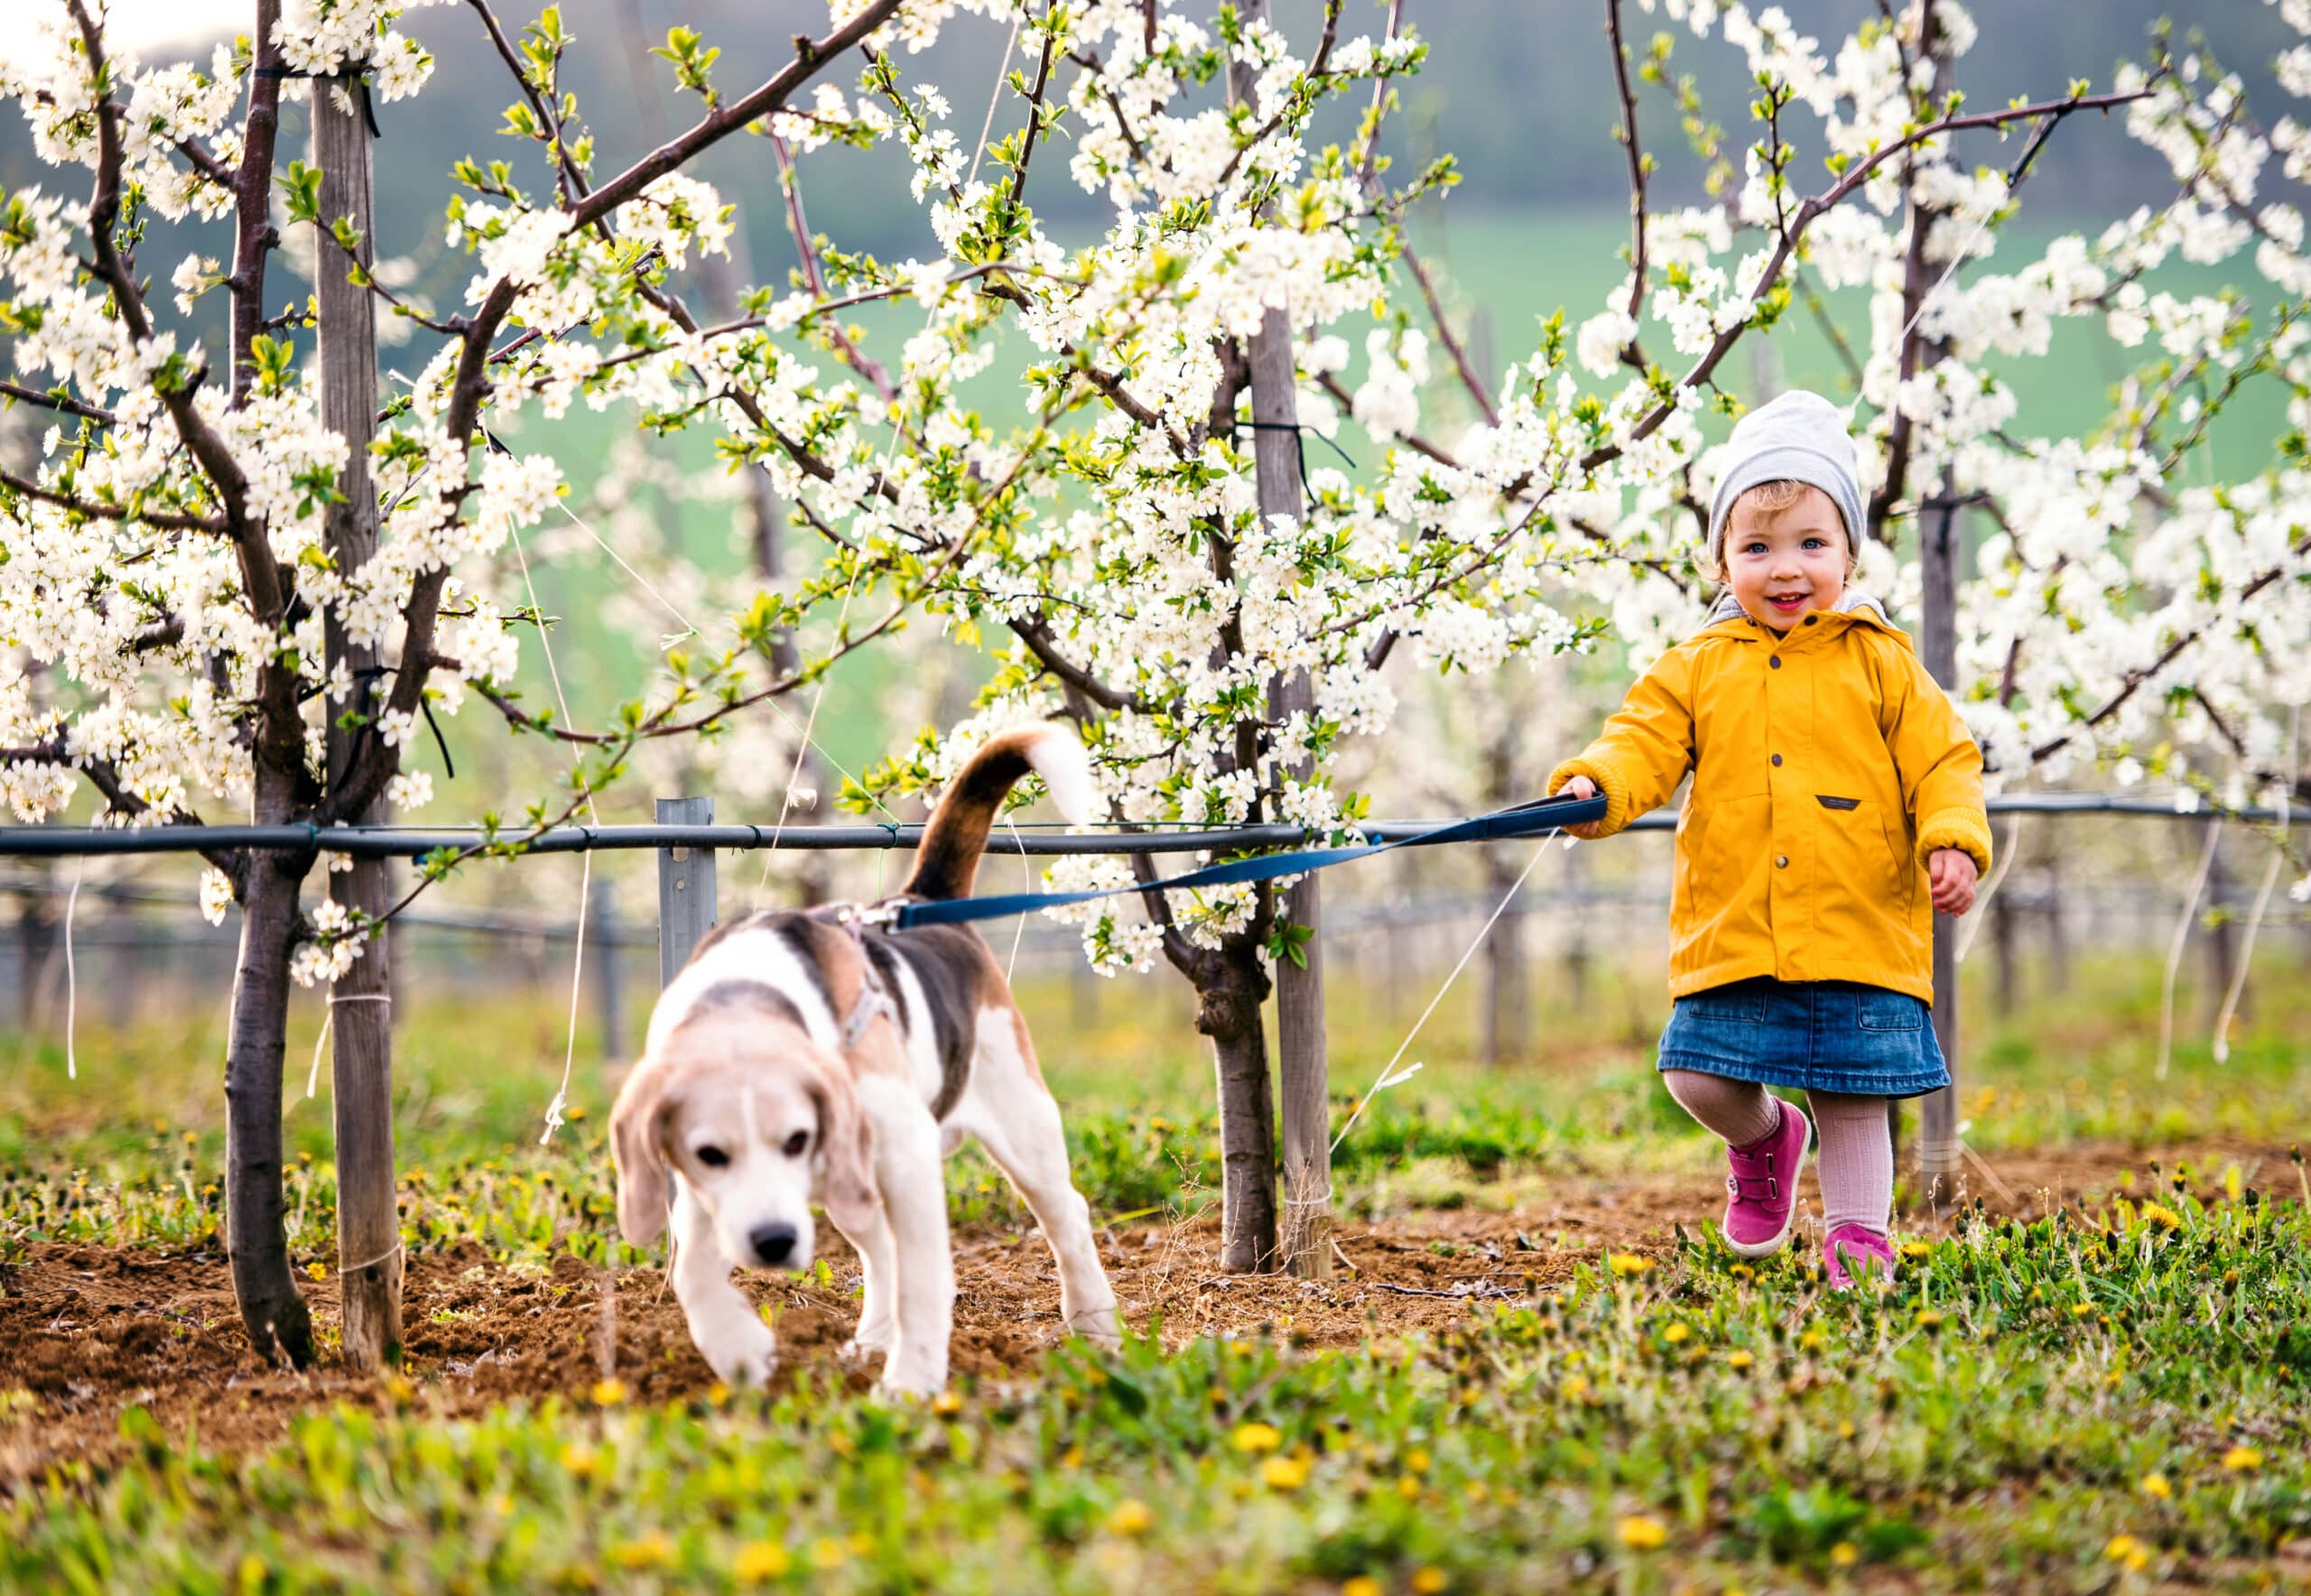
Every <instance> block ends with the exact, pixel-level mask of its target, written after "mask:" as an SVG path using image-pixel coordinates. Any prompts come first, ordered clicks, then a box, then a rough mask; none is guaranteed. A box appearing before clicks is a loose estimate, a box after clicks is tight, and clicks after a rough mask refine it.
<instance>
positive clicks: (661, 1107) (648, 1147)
mask: <svg viewBox="0 0 2311 1596" xmlns="http://www.w3.org/2000/svg"><path fill="white" fill-rule="evenodd" d="M673 1073H674V1072H673V1071H672V1070H671V1069H669V1068H668V1067H667V1066H666V1065H665V1064H664V1063H662V1062H659V1061H658V1060H657V1059H656V1058H655V1057H654V1056H651V1055H645V1057H644V1058H643V1060H642V1062H640V1063H638V1064H636V1065H635V1067H634V1070H633V1072H632V1073H631V1074H629V1075H627V1076H626V1084H625V1085H624V1086H623V1087H621V1088H619V1089H618V1094H617V1106H616V1107H615V1108H613V1109H611V1110H610V1161H611V1162H612V1163H613V1164H615V1165H617V1228H618V1229H619V1230H621V1231H622V1232H624V1233H625V1236H626V1240H627V1241H628V1242H629V1243H631V1244H632V1245H634V1246H636V1247H647V1246H649V1245H650V1244H651V1243H652V1242H654V1241H655V1240H657V1239H658V1237H659V1234H660V1233H661V1232H662V1231H664V1229H665V1228H666V1150H665V1146H664V1141H665V1128H666V1115H667V1113H668V1111H669V1110H671V1109H672V1108H673V1097H672V1094H671V1093H670V1092H669V1090H668V1088H669V1087H670V1086H671V1085H672V1084H673Z"/></svg>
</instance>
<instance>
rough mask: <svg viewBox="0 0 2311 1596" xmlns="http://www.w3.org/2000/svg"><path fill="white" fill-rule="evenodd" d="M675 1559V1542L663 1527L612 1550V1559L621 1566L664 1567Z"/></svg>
mask: <svg viewBox="0 0 2311 1596" xmlns="http://www.w3.org/2000/svg"><path fill="white" fill-rule="evenodd" d="M673 1560H674V1543H673V1541H671V1540H669V1539H668V1538H667V1536H666V1532H665V1531H664V1530H663V1529H654V1530H652V1531H651V1532H650V1533H649V1534H648V1535H645V1536H643V1537H642V1538H641V1539H640V1540H638V1541H627V1542H626V1544H625V1545H621V1546H618V1547H617V1548H615V1549H614V1550H612V1551H611V1553H610V1561H612V1562H613V1563H616V1564H617V1565H618V1566H619V1567H620V1568H664V1567H665V1566H666V1565H667V1564H670V1563H672V1562H673Z"/></svg>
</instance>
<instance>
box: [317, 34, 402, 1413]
mask: <svg viewBox="0 0 2311 1596" xmlns="http://www.w3.org/2000/svg"><path fill="white" fill-rule="evenodd" d="M340 89H341V90H342V92H343V94H344V96H345V97H346V103H345V104H344V105H342V106H340V105H339V103H338V102H339V90H340ZM366 92H367V91H366V90H365V89H364V88H362V85H361V79H360V77H359V75H358V74H357V73H356V74H352V75H348V76H346V77H343V78H336V79H323V80H317V81H316V82H315V83H314V84H313V93H312V125H313V164H314V165H316V166H318V167H320V172H321V194H320V211H321V220H320V233H321V235H322V237H320V239H319V241H318V251H319V254H318V260H319V266H318V269H317V270H316V271H315V273H314V286H315V291H316V292H315V297H316V302H317V309H318V313H319V317H320V371H321V424H322V425H324V426H326V427H328V428H329V430H330V431H333V432H339V433H342V434H343V435H344V438H345V442H346V451H347V452H346V461H345V473H344V477H343V479H342V481H341V482H340V483H339V491H340V492H341V493H342V494H343V496H344V498H343V501H342V502H341V503H339V504H335V505H332V506H329V515H328V521H327V529H326V536H327V540H328V544H329V553H330V555H331V557H332V558H334V559H335V560H336V561H337V568H338V569H339V571H343V572H346V573H348V574H350V573H352V572H353V571H358V570H359V569H360V568H361V567H362V566H364V565H366V564H367V563H368V562H369V560H370V558H371V556H373V555H374V554H376V552H377V494H376V487H374V486H373V485H372V483H371V481H370V478H369V440H370V438H371V437H372V435H373V434H374V432H375V426H374V423H373V419H372V418H374V417H375V416H376V411H377V323H376V301H375V300H373V299H372V298H371V297H370V294H369V290H368V289H367V287H364V286H362V285H360V284H357V283H353V282H352V281H350V280H349V276H350V274H349V268H348V263H347V261H346V259H345V255H344V252H343V250H342V249H340V248H339V246H338V245H337V243H336V242H335V241H334V240H333V239H331V238H330V237H329V236H328V234H329V228H330V227H331V226H332V224H334V223H335V221H336V220H337V219H338V218H340V217H341V218H346V219H348V220H349V221H350V222H351V223H352V225H353V227H354V230H355V231H356V232H357V233H358V234H359V235H360V243H359V245H358V246H357V249H356V252H355V253H356V255H357V258H358V260H359V261H360V263H361V264H362V265H363V266H364V267H367V265H368V264H370V262H371V261H372V260H373V259H374V258H375V252H374V251H373V249H372V248H371V246H370V241H369V240H370V234H371V232H372V231H373V230H374V229H373V218H372V208H371V203H370V201H371V178H372V163H371V156H370V150H369V129H368V126H367V120H366V118H365V116H364V115H363V112H362V109H361V101H362V97H363V95H364V94H365V93H366ZM324 641H325V646H326V650H327V654H328V659H329V669H330V672H331V673H335V672H336V671H337V670H338V669H339V667H340V666H341V667H343V668H344V669H345V670H347V671H348V672H350V673H352V678H353V694H352V697H351V698H350V699H349V700H348V702H347V704H346V708H347V709H348V710H352V711H354V713H353V714H351V715H349V716H347V717H345V718H344V719H343V720H340V719H338V718H336V717H335V716H332V717H331V719H330V722H329V739H328V757H329V782H330V784H331V785H332V786H334V785H336V784H338V783H339V782H341V781H343V780H344V779H345V777H346V775H348V773H349V772H350V771H351V769H352V767H353V763H354V757H355V756H356V754H357V752H358V751H359V749H360V747H361V746H362V744H363V742H364V740H365V739H366V738H372V737H375V736H376V735H377V728H376V726H375V725H374V724H372V723H371V722H370V721H369V719H368V717H369V716H370V714H371V713H372V706H374V705H375V704H376V703H377V702H379V701H382V700H383V699H384V697H385V694H384V692H383V691H382V687H381V682H380V679H379V677H378V676H377V674H376V666H377V650H376V646H375V645H372V644H367V643H355V642H352V641H351V640H349V639H348V637H347V636H346V632H345V627H344V625H343V623H342V621H341V619H340V617H339V613H338V611H336V610H335V609H331V610H329V611H328V612H327V615H326V617H325V618H324ZM348 722H349V724H348ZM384 822H385V800H384V799H382V798H380V799H378V800H377V801H376V802H375V803H371V804H370V805H369V806H368V807H367V809H365V810H363V811H362V812H361V813H360V814H359V815H358V816H357V817H356V821H355V823H356V824H358V825H365V826H374V825H381V824H383V823H384ZM389 868H390V867H389V866H388V864H387V862H386V861H385V860H384V859H362V860H359V861H357V863H356V864H355V865H354V867H353V868H352V869H351V870H349V871H348V872H346V873H345V875H344V876H343V877H342V878H341V879H340V878H339V877H335V876H331V877H329V880H330V882H331V883H332V884H333V886H334V894H333V895H335V896H336V898H337V900H338V901H339V903H341V904H343V905H345V906H346V907H347V908H348V909H350V910H352V911H354V912H355V913H356V914H370V915H382V914H384V913H385V910H386V909H387V908H388V907H390V906H391V905H392V902H393V897H392V888H393V884H392V881H391V880H390V878H389V877H388V874H387V872H388V870H389ZM392 963H393V944H392V942H391V940H390V939H389V938H388V937H385V936H376V937H372V938H371V939H370V940H369V943H368V945H367V947H366V948H365V949H363V951H362V954H361V957H360V958H358V959H357V960H354V962H353V968H352V969H351V970H348V971H347V972H346V973H345V976H344V978H343V979H340V980H339V982H338V983H337V985H336V986H335V987H334V988H331V989H330V992H329V1018H330V1022H331V1023H330V1030H329V1034H330V1035H331V1037H332V1038H333V1039H334V1043H333V1051H332V1053H331V1054H330V1060H331V1062H330V1074H329V1096H330V1100H331V1103H332V1107H333V1109H334V1113H335V1117H336V1126H337V1266H338V1274H339V1281H338V1287H339V1299H340V1301H341V1302H342V1304H343V1305H344V1316H345V1319H344V1323H345V1360H346V1362H347V1363H348V1364H350V1365H351V1366H352V1367H353V1368H355V1369H379V1368H382V1367H384V1366H385V1364H387V1363H395V1362H398V1361H400V1359H401V1272H402V1257H401V1218H400V1215H399V1214H398V1213H397V1212H396V1211H395V1210H394V1118H393V1081H394V1049H393V1038H394V1027H393V971H392Z"/></svg>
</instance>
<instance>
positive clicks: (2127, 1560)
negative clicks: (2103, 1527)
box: [2102, 1535, 2150, 1569]
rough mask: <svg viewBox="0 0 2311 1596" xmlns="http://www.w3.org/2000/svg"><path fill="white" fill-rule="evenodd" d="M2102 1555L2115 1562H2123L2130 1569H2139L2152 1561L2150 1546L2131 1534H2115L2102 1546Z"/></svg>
mask: <svg viewBox="0 0 2311 1596" xmlns="http://www.w3.org/2000/svg"><path fill="white" fill-rule="evenodd" d="M2102 1555H2103V1556H2105V1557H2107V1558H2109V1559H2110V1560H2111V1562H2113V1563H2123V1564H2126V1565H2127V1567H2128V1568H2130V1569H2138V1568H2140V1567H2141V1566H2142V1565H2143V1564H2146V1563H2149V1561H2150V1548H2149V1547H2148V1546H2146V1545H2143V1544H2142V1543H2141V1542H2140V1541H2139V1540H2137V1539H2136V1538H2135V1537H2134V1536H2130V1535H2114V1536H2111V1541H2110V1544H2109V1545H2106V1546H2104V1547H2103V1548H2102Z"/></svg>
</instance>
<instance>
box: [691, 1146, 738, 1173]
mask: <svg viewBox="0 0 2311 1596" xmlns="http://www.w3.org/2000/svg"><path fill="white" fill-rule="evenodd" d="M698 1161H699V1162H700V1163H701V1164H703V1165H706V1167H707V1168H709V1169H719V1168H721V1167H722V1166H723V1165H726V1164H728V1163H729V1162H730V1155H729V1154H728V1153H725V1152H724V1151H723V1150H722V1149H721V1148H719V1147H701V1148H700V1149H699V1150H698Z"/></svg>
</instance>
